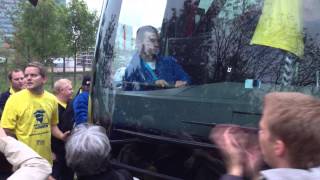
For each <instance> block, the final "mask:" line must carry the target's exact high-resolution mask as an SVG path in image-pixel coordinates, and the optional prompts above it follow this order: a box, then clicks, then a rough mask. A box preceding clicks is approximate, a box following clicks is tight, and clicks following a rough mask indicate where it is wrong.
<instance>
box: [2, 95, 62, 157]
mask: <svg viewBox="0 0 320 180" xmlns="http://www.w3.org/2000/svg"><path fill="white" fill-rule="evenodd" d="M56 124H58V104H57V101H56V98H55V96H54V95H52V94H51V93H49V92H47V91H45V92H44V93H43V94H42V95H34V94H32V93H31V92H30V91H29V90H26V89H25V90H21V91H20V92H17V93H15V94H13V95H11V96H10V97H9V99H8V101H7V103H6V105H5V107H4V110H3V114H2V117H1V127H2V128H7V129H11V130H13V132H14V133H15V134H16V136H17V138H18V140H19V141H21V142H23V143H25V144H27V145H28V146H29V147H31V148H32V149H33V150H34V151H36V152H37V153H38V154H39V155H40V156H42V157H43V158H45V159H47V160H48V161H49V162H51V163H52V157H51V125H56Z"/></svg>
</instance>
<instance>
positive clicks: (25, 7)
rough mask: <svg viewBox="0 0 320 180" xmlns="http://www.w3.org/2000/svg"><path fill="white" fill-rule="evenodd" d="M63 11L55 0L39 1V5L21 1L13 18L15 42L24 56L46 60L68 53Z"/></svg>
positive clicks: (30, 58) (25, 57)
mask: <svg viewBox="0 0 320 180" xmlns="http://www.w3.org/2000/svg"><path fill="white" fill-rule="evenodd" d="M64 12H65V9H64V7H62V6H59V5H57V4H56V3H55V1H54V0H42V1H39V3H38V6H37V7H33V6H32V5H31V4H30V3H29V2H27V1H21V3H20V4H19V7H18V9H17V12H16V18H15V19H14V26H15V28H16V34H15V38H14V45H15V48H16V49H17V51H18V53H19V54H20V55H21V56H22V58H24V59H27V60H28V61H31V60H39V61H42V62H45V60H47V59H49V58H52V57H57V56H61V55H63V54H66V53H67V51H66V49H68V47H67V44H66V38H65V32H66V30H65V26H64V24H65V19H66V18H65V15H64V14H65V13H64Z"/></svg>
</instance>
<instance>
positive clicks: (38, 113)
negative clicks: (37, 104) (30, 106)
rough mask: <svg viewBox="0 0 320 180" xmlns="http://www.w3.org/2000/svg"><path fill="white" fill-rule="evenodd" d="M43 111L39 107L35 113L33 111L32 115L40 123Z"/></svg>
mask: <svg viewBox="0 0 320 180" xmlns="http://www.w3.org/2000/svg"><path fill="white" fill-rule="evenodd" d="M44 113H45V111H44V110H42V109H41V110H37V111H36V112H35V113H33V115H34V117H35V118H36V120H37V121H38V122H39V123H42V122H43V117H44Z"/></svg>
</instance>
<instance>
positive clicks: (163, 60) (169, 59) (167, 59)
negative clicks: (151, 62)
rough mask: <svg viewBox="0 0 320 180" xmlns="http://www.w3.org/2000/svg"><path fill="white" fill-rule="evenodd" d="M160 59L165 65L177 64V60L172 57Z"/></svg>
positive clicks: (159, 57)
mask: <svg viewBox="0 0 320 180" xmlns="http://www.w3.org/2000/svg"><path fill="white" fill-rule="evenodd" d="M158 59H159V60H160V61H162V62H164V63H176V62H177V59H176V58H174V57H172V56H158Z"/></svg>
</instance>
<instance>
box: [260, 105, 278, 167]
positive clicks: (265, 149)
mask: <svg viewBox="0 0 320 180" xmlns="http://www.w3.org/2000/svg"><path fill="white" fill-rule="evenodd" d="M269 106H270V105H269ZM269 106H268V104H266V105H265V107H264V110H263V116H262V118H261V120H260V124H259V126H260V131H259V143H260V148H261V152H262V155H263V159H264V161H265V162H266V163H267V164H268V165H269V166H271V167H276V163H275V162H276V161H275V160H276V156H275V152H274V148H273V146H274V142H275V139H274V137H272V135H271V132H270V129H269V125H268V121H269V118H270V115H271V113H272V112H271V110H270V108H269Z"/></svg>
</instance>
